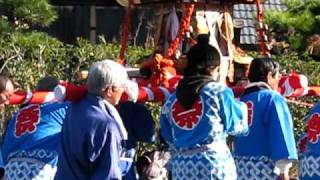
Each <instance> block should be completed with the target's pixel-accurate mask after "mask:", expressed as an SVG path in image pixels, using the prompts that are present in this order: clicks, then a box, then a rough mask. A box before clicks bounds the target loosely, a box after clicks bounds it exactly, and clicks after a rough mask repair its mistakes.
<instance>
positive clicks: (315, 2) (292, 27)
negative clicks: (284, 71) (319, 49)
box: [266, 0, 320, 51]
mask: <svg viewBox="0 0 320 180" xmlns="http://www.w3.org/2000/svg"><path fill="white" fill-rule="evenodd" d="M285 3H286V5H287V7H288V9H287V11H284V12H277V11H268V12H266V22H267V24H268V25H269V26H270V27H271V30H273V31H277V29H279V28H284V29H286V30H287V39H288V41H289V43H290V45H291V47H292V48H293V49H294V50H298V51H303V50H305V49H307V46H308V44H307V41H306V39H308V38H309V37H311V36H312V35H314V34H320V28H319V27H320V0H307V1H302V0H286V1H285Z"/></svg>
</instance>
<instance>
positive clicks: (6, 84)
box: [0, 75, 14, 179]
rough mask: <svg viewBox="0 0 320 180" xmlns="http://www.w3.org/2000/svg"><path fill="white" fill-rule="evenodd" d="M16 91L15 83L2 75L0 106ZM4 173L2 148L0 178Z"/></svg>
mask: <svg viewBox="0 0 320 180" xmlns="http://www.w3.org/2000/svg"><path fill="white" fill-rule="evenodd" d="M13 91H14V86H13V83H12V82H11V80H10V79H9V78H7V77H6V76H3V75H0V107H3V106H4V105H6V104H8V103H9V99H10V96H11V95H12V93H13ZM3 175H4V164H3V159H2V152H1V149H0V179H1V178H2V177H3Z"/></svg>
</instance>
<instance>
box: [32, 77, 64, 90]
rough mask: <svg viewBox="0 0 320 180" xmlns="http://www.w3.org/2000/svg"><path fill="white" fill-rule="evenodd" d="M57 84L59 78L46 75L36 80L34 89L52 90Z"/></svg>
mask: <svg viewBox="0 0 320 180" xmlns="http://www.w3.org/2000/svg"><path fill="white" fill-rule="evenodd" d="M58 84H59V79H58V78H56V77H53V76H46V77H43V78H41V79H40V80H39V81H38V84H37V87H36V90H37V91H53V90H54V88H55V87H56V86H57V85H58Z"/></svg>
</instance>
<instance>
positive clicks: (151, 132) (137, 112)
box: [122, 103, 155, 143]
mask: <svg viewBox="0 0 320 180" xmlns="http://www.w3.org/2000/svg"><path fill="white" fill-rule="evenodd" d="M131 107H132V108H129V109H132V110H131V112H129V113H127V114H128V115H131V118H130V117H129V119H130V120H131V121H132V122H130V123H129V124H130V125H131V128H132V134H133V136H134V138H135V139H136V140H137V141H142V142H147V143H153V142H155V123H154V121H153V117H152V115H151V112H150V111H149V110H148V108H147V107H146V106H144V105H143V104H139V103H132V105H131ZM122 114H123V115H124V116H125V113H122ZM129 128H130V127H129ZM129 138H130V137H129Z"/></svg>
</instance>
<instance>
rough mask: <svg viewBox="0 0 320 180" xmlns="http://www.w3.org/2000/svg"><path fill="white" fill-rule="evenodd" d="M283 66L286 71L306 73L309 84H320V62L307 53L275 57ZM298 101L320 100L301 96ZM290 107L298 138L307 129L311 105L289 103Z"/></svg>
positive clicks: (310, 101) (312, 101) (311, 101)
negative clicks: (306, 119)
mask: <svg viewBox="0 0 320 180" xmlns="http://www.w3.org/2000/svg"><path fill="white" fill-rule="evenodd" d="M275 58H276V59H277V60H278V61H279V63H280V64H281V67H282V68H283V69H285V70H286V72H288V73H289V72H292V71H295V72H297V73H299V74H304V75H306V76H307V77H308V82H309V85H316V86H319V85H320V75H319V72H320V63H319V62H316V61H314V60H313V59H311V58H310V57H308V56H306V55H300V56H299V55H298V54H297V53H290V54H286V55H281V56H277V57H275ZM297 100H298V101H302V102H308V103H315V102H317V101H319V99H317V98H316V97H307V96H304V97H301V98H298V99H297ZM289 108H290V110H291V113H292V117H293V122H294V132H295V137H296V138H298V137H299V136H300V135H301V134H302V133H303V132H304V131H305V122H304V118H305V117H306V115H307V113H308V111H309V107H303V106H299V105H296V104H292V103H290V104H289Z"/></svg>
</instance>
